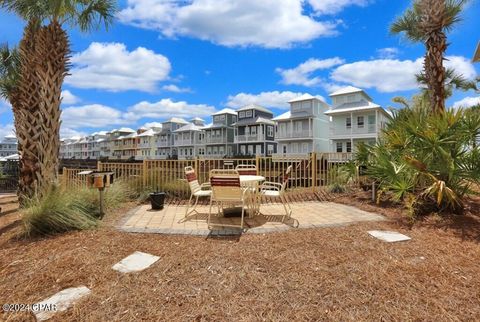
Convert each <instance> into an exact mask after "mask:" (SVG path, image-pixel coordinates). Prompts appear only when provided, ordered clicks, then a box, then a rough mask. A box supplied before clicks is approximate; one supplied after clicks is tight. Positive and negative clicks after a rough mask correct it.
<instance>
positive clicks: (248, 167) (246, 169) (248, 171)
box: [235, 164, 257, 176]
mask: <svg viewBox="0 0 480 322" xmlns="http://www.w3.org/2000/svg"><path fill="white" fill-rule="evenodd" d="M235 170H237V171H238V174H240V175H241V176H256V175H257V167H256V166H255V165H253V164H239V165H237V166H236V168H235Z"/></svg>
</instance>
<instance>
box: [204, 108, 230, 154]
mask: <svg viewBox="0 0 480 322" xmlns="http://www.w3.org/2000/svg"><path fill="white" fill-rule="evenodd" d="M236 122H237V112H235V111H234V110H232V109H230V108H225V109H223V110H221V111H218V112H216V113H215V114H213V115H212V123H211V124H209V125H207V126H205V127H204V128H203V132H204V142H205V156H206V157H208V158H223V157H225V156H232V155H235V154H236V153H237V152H236V147H235V143H234V135H235V133H234V127H233V124H234V123H236Z"/></svg>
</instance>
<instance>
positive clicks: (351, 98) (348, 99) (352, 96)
mask: <svg viewBox="0 0 480 322" xmlns="http://www.w3.org/2000/svg"><path fill="white" fill-rule="evenodd" d="M353 102H355V94H352V95H348V96H347V103H353Z"/></svg>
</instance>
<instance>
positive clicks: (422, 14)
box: [390, 0, 467, 113]
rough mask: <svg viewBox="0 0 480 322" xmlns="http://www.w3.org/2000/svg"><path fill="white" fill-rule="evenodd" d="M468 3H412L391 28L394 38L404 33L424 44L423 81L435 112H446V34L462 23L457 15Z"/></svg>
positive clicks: (460, 0) (417, 0) (436, 0)
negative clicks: (444, 62)
mask: <svg viewBox="0 0 480 322" xmlns="http://www.w3.org/2000/svg"><path fill="white" fill-rule="evenodd" d="M466 2H467V0H414V2H413V6H412V8H410V9H407V10H406V11H405V13H404V14H403V15H402V16H401V17H399V18H398V19H397V20H396V21H395V22H394V23H393V24H392V26H391V27H390V31H391V32H392V33H394V34H398V33H403V34H404V35H405V37H406V38H407V39H408V40H410V41H413V42H422V43H424V44H425V47H426V53H425V62H424V65H423V73H424V77H425V79H426V81H427V85H428V95H429V98H430V104H431V108H432V110H433V111H434V112H437V113H443V112H444V111H445V98H446V94H447V93H446V89H445V80H446V71H445V68H444V66H443V60H444V56H445V51H446V50H447V47H448V45H447V36H446V33H447V32H448V31H450V30H451V29H452V28H453V27H454V26H455V25H456V24H457V23H458V22H459V21H460V20H461V19H460V13H461V12H462V9H463V7H464V5H465V3H466Z"/></svg>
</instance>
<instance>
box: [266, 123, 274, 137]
mask: <svg viewBox="0 0 480 322" xmlns="http://www.w3.org/2000/svg"><path fill="white" fill-rule="evenodd" d="M267 135H268V136H269V137H273V126H271V125H269V126H268V127H267Z"/></svg>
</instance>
